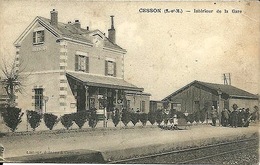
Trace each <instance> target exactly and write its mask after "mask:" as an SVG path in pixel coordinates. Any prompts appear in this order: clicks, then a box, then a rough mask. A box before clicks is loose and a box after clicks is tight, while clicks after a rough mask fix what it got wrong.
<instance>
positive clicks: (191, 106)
mask: <svg viewBox="0 0 260 165" xmlns="http://www.w3.org/2000/svg"><path fill="white" fill-rule="evenodd" d="M220 98H221V99H220ZM219 99H220V104H218V103H219ZM162 101H167V102H168V103H169V104H170V107H171V108H173V109H176V107H179V108H178V109H179V110H180V111H183V112H187V113H193V112H195V111H197V110H200V109H203V108H206V109H207V110H210V108H211V106H214V107H215V108H216V109H217V108H218V105H220V106H219V107H222V108H227V109H232V105H233V104H237V105H238V107H240V108H250V110H251V111H252V110H253V107H254V106H258V105H259V99H258V96H257V95H254V94H252V93H249V92H247V91H244V90H242V89H239V88H236V87H234V86H231V85H223V84H214V83H207V82H201V81H193V82H191V83H190V84H188V85H186V86H184V87H182V88H181V89H179V90H177V91H175V92H173V93H172V94H170V95H169V96H167V97H165V98H164V99H163V100H162Z"/></svg>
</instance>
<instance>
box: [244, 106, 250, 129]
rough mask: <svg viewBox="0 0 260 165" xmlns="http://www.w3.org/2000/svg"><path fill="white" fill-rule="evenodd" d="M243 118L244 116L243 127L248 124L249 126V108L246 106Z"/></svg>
mask: <svg viewBox="0 0 260 165" xmlns="http://www.w3.org/2000/svg"><path fill="white" fill-rule="evenodd" d="M244 118H245V123H244V127H248V126H249V122H250V112H249V108H247V109H246V110H245V113H244Z"/></svg>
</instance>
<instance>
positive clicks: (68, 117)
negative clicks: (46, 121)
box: [61, 114, 73, 130]
mask: <svg viewBox="0 0 260 165" xmlns="http://www.w3.org/2000/svg"><path fill="white" fill-rule="evenodd" d="M61 124H62V125H63V126H64V127H65V128H66V129H67V130H68V129H69V128H70V127H71V126H72V125H73V115H72V114H65V115H63V116H61Z"/></svg>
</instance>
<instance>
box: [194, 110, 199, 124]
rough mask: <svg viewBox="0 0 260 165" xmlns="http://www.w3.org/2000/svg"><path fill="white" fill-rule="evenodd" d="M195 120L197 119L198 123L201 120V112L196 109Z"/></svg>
mask: <svg viewBox="0 0 260 165" xmlns="http://www.w3.org/2000/svg"><path fill="white" fill-rule="evenodd" d="M194 120H195V121H196V123H198V122H199V121H200V113H199V111H196V112H195V113H194Z"/></svg>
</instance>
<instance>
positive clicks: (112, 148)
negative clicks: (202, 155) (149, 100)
mask: <svg viewBox="0 0 260 165" xmlns="http://www.w3.org/2000/svg"><path fill="white" fill-rule="evenodd" d="M258 128H259V127H258V125H257V124H254V125H251V126H249V127H248V128H245V127H243V128H230V127H219V126H217V127H213V126H210V125H195V126H192V128H191V129H188V130H162V129H160V128H158V127H156V126H153V127H135V128H134V127H129V128H127V129H126V128H120V129H111V128H107V129H96V130H92V129H88V130H82V131H73V130H72V131H63V132H55V133H42V134H41V133H35V134H28V135H26V134H25V135H12V136H11V135H8V136H3V137H1V138H0V143H1V144H2V145H3V146H4V147H5V152H4V158H5V159H6V160H9V161H11V162H19V160H21V162H27V161H26V160H29V159H30V160H32V159H31V158H36V157H37V155H38V157H39V154H51V153H55V152H61V151H66V153H72V154H73V152H74V151H77V152H78V154H76V155H79V156H80V155H81V159H82V154H81V153H80V151H82V152H83V153H85V152H86V151H95V152H97V153H101V155H102V159H100V158H99V159H100V163H104V162H109V161H116V160H120V159H127V158H131V157H136V156H143V155H148V154H154V153H160V152H163V151H170V150H174V149H178V148H185V147H189V146H200V145H206V144H211V143H214V142H217V141H227V140H234V139H239V138H243V137H250V136H251V135H253V134H255V133H258V132H259V129H258ZM33 155H34V156H33ZM98 155H99V154H98ZM41 156H43V155H41ZM74 156H75V154H74ZM47 157H48V156H47ZM83 157H84V155H83ZM91 159H93V158H91ZM43 162H44V161H43ZM55 162H56V161H55ZM85 162H88V161H85ZM90 162H91V161H90Z"/></svg>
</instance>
